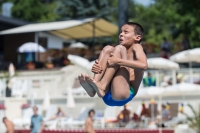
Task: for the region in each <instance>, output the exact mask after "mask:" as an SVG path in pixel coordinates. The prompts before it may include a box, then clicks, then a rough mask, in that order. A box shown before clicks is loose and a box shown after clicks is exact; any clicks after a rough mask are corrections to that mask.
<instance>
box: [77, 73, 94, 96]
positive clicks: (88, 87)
mask: <svg viewBox="0 0 200 133" xmlns="http://www.w3.org/2000/svg"><path fill="white" fill-rule="evenodd" d="M78 79H79V83H80V84H81V86H82V87H83V88H84V89H85V91H86V92H87V93H88V95H89V96H90V97H94V96H95V94H96V91H95V90H94V89H93V87H92V86H91V85H90V84H89V83H88V82H87V81H86V80H85V76H84V75H83V74H81V75H79V76H78Z"/></svg>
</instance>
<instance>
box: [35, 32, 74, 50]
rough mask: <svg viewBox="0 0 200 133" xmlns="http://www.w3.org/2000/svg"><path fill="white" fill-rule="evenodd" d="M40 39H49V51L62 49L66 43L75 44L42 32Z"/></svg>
mask: <svg viewBox="0 0 200 133" xmlns="http://www.w3.org/2000/svg"><path fill="white" fill-rule="evenodd" d="M39 37H45V38H47V40H48V41H47V48H48V49H62V48H63V43H64V42H73V41H69V40H65V39H62V38H60V37H57V36H54V35H51V34H49V33H45V32H40V33H39Z"/></svg>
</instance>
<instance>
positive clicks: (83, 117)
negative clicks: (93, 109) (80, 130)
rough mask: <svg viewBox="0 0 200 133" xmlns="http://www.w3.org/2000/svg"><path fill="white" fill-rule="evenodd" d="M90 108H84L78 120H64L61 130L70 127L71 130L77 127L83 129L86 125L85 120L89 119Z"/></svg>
mask: <svg viewBox="0 0 200 133" xmlns="http://www.w3.org/2000/svg"><path fill="white" fill-rule="evenodd" d="M89 110H90V109H89V108H86V107H83V108H82V109H81V111H80V113H79V116H78V118H76V119H73V118H68V119H62V120H61V123H60V124H61V128H64V127H69V128H75V127H83V126H84V124H85V120H86V118H87V117H88V112H89Z"/></svg>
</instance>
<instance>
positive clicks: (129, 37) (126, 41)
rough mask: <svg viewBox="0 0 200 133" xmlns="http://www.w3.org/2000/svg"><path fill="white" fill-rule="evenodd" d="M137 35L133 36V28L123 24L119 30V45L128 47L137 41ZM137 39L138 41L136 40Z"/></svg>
mask: <svg viewBox="0 0 200 133" xmlns="http://www.w3.org/2000/svg"><path fill="white" fill-rule="evenodd" d="M138 37H139V35H135V33H134V27H133V26H131V25H127V24H125V25H124V26H122V28H121V33H120V35H119V40H120V45H123V46H125V47H130V46H131V45H132V44H133V43H134V42H136V41H139V40H140V38H138ZM138 39H139V40H138Z"/></svg>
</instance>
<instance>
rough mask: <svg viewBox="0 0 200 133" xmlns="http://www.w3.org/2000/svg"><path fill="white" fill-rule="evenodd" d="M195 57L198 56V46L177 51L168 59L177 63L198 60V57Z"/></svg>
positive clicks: (199, 54)
mask: <svg viewBox="0 0 200 133" xmlns="http://www.w3.org/2000/svg"><path fill="white" fill-rule="evenodd" d="M197 57H200V48H195V49H192V50H185V51H182V52H179V53H177V54H174V55H173V56H171V57H170V60H172V61H175V62H179V63H190V62H200V58H197Z"/></svg>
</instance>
